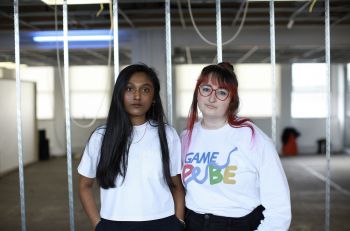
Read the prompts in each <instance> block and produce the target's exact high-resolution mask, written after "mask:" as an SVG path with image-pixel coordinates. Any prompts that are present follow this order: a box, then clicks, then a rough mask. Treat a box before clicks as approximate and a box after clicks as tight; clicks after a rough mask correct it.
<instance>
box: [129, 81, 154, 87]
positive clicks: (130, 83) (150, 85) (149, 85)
mask: <svg viewBox="0 0 350 231" xmlns="http://www.w3.org/2000/svg"><path fill="white" fill-rule="evenodd" d="M127 85H132V86H135V84H134V83H132V82H128V84H127ZM140 87H151V88H153V85H152V84H149V83H145V84H142V85H141V86H140Z"/></svg>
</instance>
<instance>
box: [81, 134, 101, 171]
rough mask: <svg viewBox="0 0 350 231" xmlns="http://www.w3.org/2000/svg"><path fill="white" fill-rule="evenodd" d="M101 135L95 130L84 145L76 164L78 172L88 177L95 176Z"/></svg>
mask: <svg viewBox="0 0 350 231" xmlns="http://www.w3.org/2000/svg"><path fill="white" fill-rule="evenodd" d="M102 138H103V135H102V134H101V133H99V132H97V131H95V132H94V133H93V134H92V136H91V137H90V140H89V141H88V143H87V144H86V145H85V149H84V152H83V156H82V159H81V161H80V164H79V166H78V173H79V174H80V175H82V176H85V177H88V178H95V177H96V168H97V164H98V161H99V158H100V149H101V143H102Z"/></svg>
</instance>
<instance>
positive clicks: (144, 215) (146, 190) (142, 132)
mask: <svg viewBox="0 0 350 231" xmlns="http://www.w3.org/2000/svg"><path fill="white" fill-rule="evenodd" d="M133 129H134V130H133V138H132V139H133V141H132V143H131V146H130V149H129V156H128V165H127V173H126V176H125V180H124V182H122V177H117V179H116V187H115V188H109V189H103V188H100V197H101V210H100V215H101V217H102V218H104V219H108V220H115V221H146V220H155V219H160V218H164V217H168V216H171V215H173V214H174V213H175V210H174V202H173V197H172V194H171V192H170V190H169V187H168V185H167V184H166V182H165V180H164V178H163V165H162V157H161V155H162V154H161V148H160V142H159V137H158V130H157V129H158V128H157V127H154V126H152V125H151V124H150V123H149V122H146V123H145V124H143V125H140V126H134V128H133ZM104 132H105V130H104V129H97V130H96V131H95V132H94V133H93V134H92V136H91V138H90V140H89V142H88V144H87V145H86V147H85V151H84V153H83V157H82V160H81V162H80V164H79V166H78V172H79V174H81V175H83V176H85V177H89V178H95V177H96V169H97V165H98V162H99V158H100V148H101V143H102V139H103V136H104ZM166 136H167V141H168V147H169V157H170V174H171V176H176V175H178V174H180V173H181V153H180V152H181V150H180V148H181V147H180V139H179V137H178V135H177V133H176V131H175V129H174V128H172V127H170V126H166Z"/></svg>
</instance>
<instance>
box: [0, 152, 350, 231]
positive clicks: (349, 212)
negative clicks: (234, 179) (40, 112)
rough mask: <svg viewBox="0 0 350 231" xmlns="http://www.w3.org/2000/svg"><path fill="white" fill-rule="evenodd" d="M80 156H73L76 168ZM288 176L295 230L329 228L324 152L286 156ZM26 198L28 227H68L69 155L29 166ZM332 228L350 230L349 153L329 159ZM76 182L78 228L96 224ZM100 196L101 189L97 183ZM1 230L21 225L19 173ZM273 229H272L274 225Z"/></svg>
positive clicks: (7, 179)
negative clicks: (326, 213)
mask: <svg viewBox="0 0 350 231" xmlns="http://www.w3.org/2000/svg"><path fill="white" fill-rule="evenodd" d="M77 162H78V161H77V160H75V161H74V170H75V169H76V165H77ZM282 162H283V165H284V168H285V171H286V174H287V177H288V181H289V185H290V189H291V198H292V207H293V220H292V225H291V228H290V230H291V231H323V230H325V228H324V226H325V181H324V176H325V166H326V160H325V158H324V156H320V155H317V156H316V155H313V156H310V155H308V156H298V157H289V158H282ZM24 175H25V179H24V180H25V199H26V216H27V230H28V231H41V230H51V231H56V230H57V231H63V230H67V231H68V230H69V207H68V189H67V169H66V159H65V158H55V159H51V160H49V161H43V162H38V163H35V164H32V165H30V166H28V167H26V168H25V170H24ZM331 179H332V182H331V183H332V188H331V208H330V222H331V224H330V225H331V230H332V231H350V155H334V156H332V160H331ZM73 182H74V208H75V211H74V213H75V214H74V215H75V230H77V231H82V230H92V228H91V226H90V223H89V221H88V219H87V217H86V215H85V214H84V212H83V209H82V207H81V205H80V203H79V200H78V195H77V175H76V171H75V174H74V178H73ZM95 196H96V198H98V190H97V189H96V195H95ZM0 211H1V213H0V230H1V231H17V230H18V231H19V230H21V218H20V206H19V188H18V173H17V172H12V173H9V174H6V175H5V176H2V177H1V178H0ZM271 231H273V230H271Z"/></svg>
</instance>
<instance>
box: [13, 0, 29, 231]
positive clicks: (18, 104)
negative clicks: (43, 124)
mask: <svg viewBox="0 0 350 231" xmlns="http://www.w3.org/2000/svg"><path fill="white" fill-rule="evenodd" d="M13 6H14V26H15V61H16V115H17V152H18V171H19V195H20V205H21V227H22V231H25V230H26V208H25V198H24V176H23V148H22V147H23V143H22V116H21V76H20V63H21V61H20V54H19V23H18V22H19V19H18V17H19V16H18V0H14V2H13Z"/></svg>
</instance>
